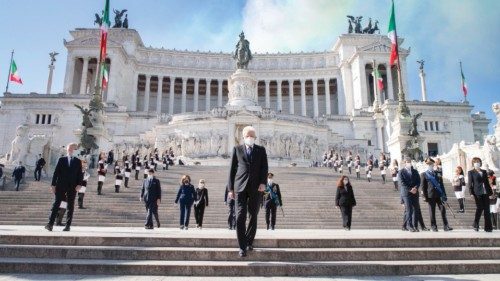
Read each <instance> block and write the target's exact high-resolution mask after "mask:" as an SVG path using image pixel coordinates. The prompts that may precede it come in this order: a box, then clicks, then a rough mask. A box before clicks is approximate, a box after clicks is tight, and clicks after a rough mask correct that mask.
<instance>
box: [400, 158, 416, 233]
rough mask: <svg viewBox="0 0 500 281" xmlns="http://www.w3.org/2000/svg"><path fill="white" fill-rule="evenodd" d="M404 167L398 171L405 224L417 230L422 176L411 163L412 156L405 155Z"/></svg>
mask: <svg viewBox="0 0 500 281" xmlns="http://www.w3.org/2000/svg"><path fill="white" fill-rule="evenodd" d="M404 164H405V166H404V168H403V169H400V170H399V172H398V182H399V185H400V187H401V188H400V190H401V198H402V199H403V203H404V205H405V211H406V212H405V214H406V215H405V219H404V224H403V225H406V227H407V228H408V230H409V231H411V232H417V231H418V230H417V229H416V227H417V223H418V222H417V216H416V214H415V213H416V209H417V208H419V206H417V204H418V188H419V187H420V176H419V174H418V172H417V170H415V169H414V168H413V166H412V165H411V158H409V157H405V160H404Z"/></svg>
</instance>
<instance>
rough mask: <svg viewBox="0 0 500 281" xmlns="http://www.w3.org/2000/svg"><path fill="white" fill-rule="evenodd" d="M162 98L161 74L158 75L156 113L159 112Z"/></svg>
mask: <svg viewBox="0 0 500 281" xmlns="http://www.w3.org/2000/svg"><path fill="white" fill-rule="evenodd" d="M162 98H163V76H158V94H157V95H156V114H161V99H162Z"/></svg>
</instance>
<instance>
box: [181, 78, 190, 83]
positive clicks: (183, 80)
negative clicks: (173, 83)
mask: <svg viewBox="0 0 500 281" xmlns="http://www.w3.org/2000/svg"><path fill="white" fill-rule="evenodd" d="M181 79H182V83H184V82H187V80H188V79H189V78H188V77H181Z"/></svg>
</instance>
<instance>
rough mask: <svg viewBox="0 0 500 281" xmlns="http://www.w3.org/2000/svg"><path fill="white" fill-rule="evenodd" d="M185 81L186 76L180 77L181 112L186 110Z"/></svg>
mask: <svg viewBox="0 0 500 281" xmlns="http://www.w3.org/2000/svg"><path fill="white" fill-rule="evenodd" d="M187 81H188V79H187V78H186V77H182V98H181V113H185V112H186V97H187Z"/></svg>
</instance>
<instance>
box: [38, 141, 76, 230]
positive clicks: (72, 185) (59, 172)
mask: <svg viewBox="0 0 500 281" xmlns="http://www.w3.org/2000/svg"><path fill="white" fill-rule="evenodd" d="M77 148H78V144H76V143H70V144H68V146H67V148H66V150H67V152H68V153H67V156H63V157H61V158H59V160H58V161H57V165H56V168H55V170H54V175H53V177H52V193H54V195H55V200H54V204H53V205H52V213H51V214H50V217H49V223H48V224H47V225H46V226H45V229H47V230H48V231H52V226H53V225H54V221H55V219H56V216H57V213H58V212H59V207H60V205H61V201H63V199H64V198H65V197H66V200H67V201H66V202H67V204H68V206H67V209H66V210H67V214H66V227H65V228H64V229H63V231H69V230H70V227H71V221H72V220H73V209H74V206H75V196H76V193H77V191H78V190H79V189H80V186H81V184H82V181H83V172H82V162H81V161H80V159H78V158H76V157H75V156H73V153H74V151H75V150H76V149H77Z"/></svg>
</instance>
